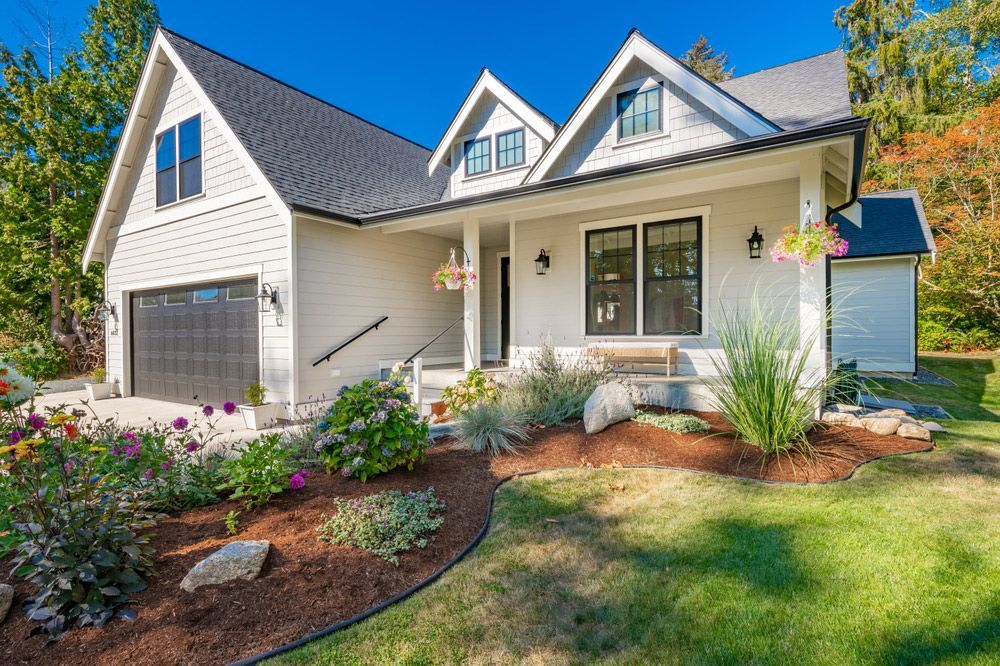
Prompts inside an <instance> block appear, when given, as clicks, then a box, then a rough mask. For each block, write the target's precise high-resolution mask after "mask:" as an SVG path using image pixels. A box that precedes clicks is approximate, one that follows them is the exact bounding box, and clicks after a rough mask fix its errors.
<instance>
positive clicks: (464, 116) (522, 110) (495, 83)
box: [427, 69, 556, 174]
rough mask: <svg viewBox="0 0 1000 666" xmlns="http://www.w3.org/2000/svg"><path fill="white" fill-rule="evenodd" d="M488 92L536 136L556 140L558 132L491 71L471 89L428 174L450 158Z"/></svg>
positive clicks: (441, 142) (440, 143)
mask: <svg viewBox="0 0 1000 666" xmlns="http://www.w3.org/2000/svg"><path fill="white" fill-rule="evenodd" d="M486 91H489V92H491V93H493V95H494V96H495V97H496V98H497V99H499V100H500V102H501V103H502V104H503V105H504V106H506V107H507V108H508V109H509V110H510V112H511V113H513V114H514V115H515V116H517V117H518V118H520V119H521V120H523V121H524V122H525V124H527V125H528V127H530V128H531V130H532V131H533V132H534V133H535V134H537V135H538V136H540V137H542V139H544V140H545V141H546V142H551V141H552V139H553V138H555V134H556V131H555V128H554V127H553V126H552V124H551V123H550V122H549V121H548V119H547V118H545V117H543V116H542V115H541V114H540V113H538V111H536V110H535V109H533V108H532V107H531V105H530V104H528V103H526V102H525V101H524V100H523V99H521V98H520V97H518V96H517V94H515V93H514V91H512V90H511V89H510V88H508V87H507V86H506V85H504V84H503V82H502V81H500V79H498V78H497V77H495V76H493V74H492V73H491V72H490V70H488V69H483V71H482V73H481V74H480V75H479V79H478V80H477V81H476V85H474V86H473V87H472V91H471V92H470V93H469V94H468V96H467V97H466V98H465V101H464V102H462V106H461V107H459V109H458V113H457V114H455V118H454V119H452V121H451V124H450V125H448V129H447V131H445V133H444V136H443V137H441V140H440V141H438V144H437V146H435V148H434V152H433V153H431V157H430V159H429V160H428V161H427V173H428V174H432V173H434V170H435V169H437V168H438V167H439V166H440V165H441V163H442V161H444V159H445V158H446V157H448V154H449V152H450V149H451V146H452V144H454V143H455V141H456V139H457V138H458V132H459V130H461V128H462V126H463V125H464V124H465V121H466V120H468V118H469V115H470V114H471V113H472V112H473V110H475V108H476V105H477V104H478V103H479V100H480V98H482V96H483V93H485V92H486Z"/></svg>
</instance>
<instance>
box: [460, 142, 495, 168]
mask: <svg viewBox="0 0 1000 666" xmlns="http://www.w3.org/2000/svg"><path fill="white" fill-rule="evenodd" d="M491 168H492V167H491V165H490V137H486V138H485V139H474V140H472V141H466V142H465V175H466V176H475V175H476V174H480V173H489V172H490V170H491Z"/></svg>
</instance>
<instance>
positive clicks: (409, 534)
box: [316, 487, 445, 565]
mask: <svg viewBox="0 0 1000 666" xmlns="http://www.w3.org/2000/svg"><path fill="white" fill-rule="evenodd" d="M333 503H334V505H335V506H336V508H337V513H335V514H333V515H332V516H325V515H324V516H323V522H322V524H321V525H320V526H319V527H318V528H316V531H317V532H319V533H320V537H319V540H320V541H324V542H326V543H331V544H333V545H335V546H353V547H355V548H361V549H363V550H367V551H368V552H370V553H374V554H375V555H378V556H379V557H381V558H383V559H385V560H388V561H389V562H392V563H393V564H396V565H398V564H399V553H402V552H405V551H408V550H411V549H412V548H426V547H427V543H428V538H429V537H430V535H431V534H432V533H433V532H435V531H437V529H438V528H439V527H441V524H442V523H444V516H443V515H441V514H442V513H443V512H444V509H445V505H444V502H442V501H441V500H439V499H438V498H437V496H436V495H435V494H434V488H433V487H431V488H428V489H427V490H421V491H413V492H408V493H406V494H403V493H401V492H399V491H398V490H387V491H382V492H380V493H377V494H375V495H368V496H367V497H359V498H357V499H353V500H351V499H341V498H335V499H334V500H333Z"/></svg>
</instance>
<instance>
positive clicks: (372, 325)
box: [313, 315, 422, 368]
mask: <svg viewBox="0 0 1000 666" xmlns="http://www.w3.org/2000/svg"><path fill="white" fill-rule="evenodd" d="M388 318H389V315H382V316H381V317H379V318H378V319H376V320H375V321H373V322H372V323H370V324H368V325H367V326H366V327H364V328H363V329H361V330H360V331H358V332H357V333H355V334H354V335H352V336H351V337H349V338H347V339H346V340H344V341H343V342H341V343H340V344H339V345H337V346H336V347H334V348H333V349H331V350H330V351H328V352H327V353H326V354H325V355H324V356H321V357H320V358H318V359H316V360H315V361H313V367H314V368H315V367H316V366H317V365H319V364H320V363H322V362H323V361H329V360H330V357H331V356H333V355H334V354H336V353H337V352H339V351H340V350H341V349H343V348H344V347H346V346H347V345H349V344H351V343H352V342H354V341H355V340H357V339H358V338H360V337H362V336H363V335H365V334H366V333H368V332H369V331H371V330H375V329H378V327H379V326H381V325H382V324H383V323H384V322H385V321H386V320H387V319H388ZM421 351H422V350H421ZM418 353H419V352H418Z"/></svg>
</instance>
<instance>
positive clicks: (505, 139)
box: [497, 127, 524, 169]
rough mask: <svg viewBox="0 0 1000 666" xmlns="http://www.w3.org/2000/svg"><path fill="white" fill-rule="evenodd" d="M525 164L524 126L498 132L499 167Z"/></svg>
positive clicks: (504, 167) (507, 167)
mask: <svg viewBox="0 0 1000 666" xmlns="http://www.w3.org/2000/svg"><path fill="white" fill-rule="evenodd" d="M522 164H524V128H523V127H522V128H520V129H516V130H511V131H510V132H502V133H500V134H497V169H509V168H511V167H516V166H521V165H522Z"/></svg>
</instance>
